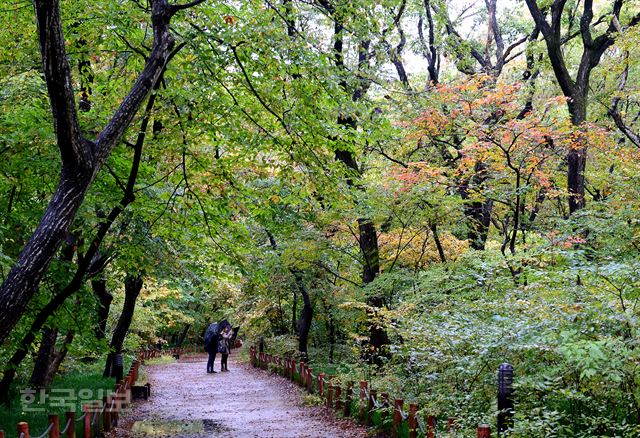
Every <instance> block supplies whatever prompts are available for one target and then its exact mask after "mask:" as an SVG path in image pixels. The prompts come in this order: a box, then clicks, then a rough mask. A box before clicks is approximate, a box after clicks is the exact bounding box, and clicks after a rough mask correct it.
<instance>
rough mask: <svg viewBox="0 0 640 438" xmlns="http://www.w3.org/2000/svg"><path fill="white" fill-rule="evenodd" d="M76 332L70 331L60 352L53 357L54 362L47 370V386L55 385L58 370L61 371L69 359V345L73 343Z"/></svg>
mask: <svg viewBox="0 0 640 438" xmlns="http://www.w3.org/2000/svg"><path fill="white" fill-rule="evenodd" d="M74 335H75V334H74V332H73V331H71V330H69V331H68V332H67V335H66V336H65V338H64V341H63V343H62V346H61V347H60V350H58V351H56V352H55V353H54V355H53V358H52V359H53V360H52V361H51V363H50V364H49V368H48V369H47V375H46V378H45V386H49V385H51V383H53V378H54V377H55V376H56V374H58V370H59V369H60V365H62V362H64V360H65V358H66V357H67V353H68V352H69V345H71V343H72V342H73V338H74Z"/></svg>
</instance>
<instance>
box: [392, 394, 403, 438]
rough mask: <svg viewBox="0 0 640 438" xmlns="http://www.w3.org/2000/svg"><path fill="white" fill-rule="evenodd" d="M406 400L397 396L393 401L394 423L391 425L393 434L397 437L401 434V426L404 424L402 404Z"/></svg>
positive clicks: (394, 437)
mask: <svg viewBox="0 0 640 438" xmlns="http://www.w3.org/2000/svg"><path fill="white" fill-rule="evenodd" d="M403 404H404V400H402V399H401V398H397V399H395V400H394V401H393V424H392V426H391V436H392V437H393V438H397V437H398V435H399V434H400V426H401V425H402V405H403Z"/></svg>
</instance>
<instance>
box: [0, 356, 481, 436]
mask: <svg viewBox="0 0 640 438" xmlns="http://www.w3.org/2000/svg"><path fill="white" fill-rule="evenodd" d="M249 355H250V360H251V364H252V365H253V366H254V367H256V368H260V369H263V370H271V371H273V372H275V373H277V374H280V375H281V376H282V377H284V378H286V379H289V380H291V382H293V383H296V384H298V385H299V386H300V387H302V388H304V390H305V391H306V392H308V393H309V394H317V395H318V396H319V397H320V398H321V399H322V400H323V403H324V405H325V406H326V408H327V409H329V410H335V411H336V412H340V413H341V414H342V415H343V416H345V417H353V418H354V419H356V420H357V421H358V422H360V423H361V424H364V425H367V426H371V425H373V420H374V414H375V413H378V414H379V416H380V420H381V421H382V423H383V424H385V423H388V421H389V416H391V436H392V437H394V438H397V437H399V436H400V435H401V434H402V433H403V432H402V431H403V430H405V431H406V430H408V436H409V438H417V437H418V434H419V435H420V436H424V437H427V438H435V437H436V433H437V431H438V427H437V422H436V417H435V416H433V415H428V416H426V417H424V416H421V415H419V414H418V405H417V404H416V403H409V405H408V406H405V403H404V400H403V399H402V398H392V397H390V395H389V394H388V393H386V392H383V393H380V394H378V391H377V390H376V389H373V388H370V387H369V382H367V381H366V380H361V381H360V382H359V385H358V386H356V385H355V384H354V382H352V381H349V382H339V381H338V380H337V379H335V376H331V375H330V376H327V375H325V373H318V374H315V373H314V372H313V368H312V367H310V366H309V365H308V364H306V363H305V362H302V361H301V362H299V363H297V362H296V360H295V359H292V358H289V357H281V356H274V355H271V354H267V353H264V352H258V351H257V349H256V347H255V346H251V347H250V349H249ZM407 408H408V409H407ZM405 426H406V429H405ZM446 430H447V432H448V433H449V434H450V435H449V436H454V437H455V436H456V434H457V430H458V425H457V422H456V419H455V418H454V417H449V418H448V419H447V424H446ZM404 433H406V432H404ZM477 433H478V435H477V436H478V438H490V437H491V428H490V426H489V425H487V424H480V425H478V428H477ZM0 438H1V437H0Z"/></svg>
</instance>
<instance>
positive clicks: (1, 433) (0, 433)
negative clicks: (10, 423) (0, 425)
mask: <svg viewBox="0 0 640 438" xmlns="http://www.w3.org/2000/svg"><path fill="white" fill-rule="evenodd" d="M0 438H4V430H0Z"/></svg>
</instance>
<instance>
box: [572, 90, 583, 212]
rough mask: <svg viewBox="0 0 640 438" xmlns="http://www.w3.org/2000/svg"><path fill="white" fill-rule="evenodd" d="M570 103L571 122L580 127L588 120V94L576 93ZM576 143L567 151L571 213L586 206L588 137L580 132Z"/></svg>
mask: <svg viewBox="0 0 640 438" xmlns="http://www.w3.org/2000/svg"><path fill="white" fill-rule="evenodd" d="M576 94H580V95H576V96H575V97H572V98H571V99H570V101H569V103H568V108H569V114H570V115H571V123H572V124H573V125H574V126H576V127H578V129H580V126H581V125H582V124H583V123H584V122H585V121H586V120H587V96H586V92H585V93H584V94H582V93H576ZM577 142H578V144H576V145H574V147H572V148H571V149H570V150H569V152H568V153H567V189H568V192H569V213H570V214H572V213H574V212H575V211H578V210H581V209H583V208H584V207H585V206H586V199H585V196H584V195H585V193H584V172H585V170H586V167H587V147H586V144H585V142H586V139H585V138H584V136H583V135H582V133H580V136H579V138H578V139H577Z"/></svg>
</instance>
